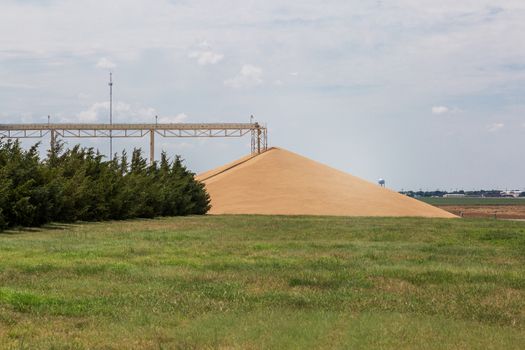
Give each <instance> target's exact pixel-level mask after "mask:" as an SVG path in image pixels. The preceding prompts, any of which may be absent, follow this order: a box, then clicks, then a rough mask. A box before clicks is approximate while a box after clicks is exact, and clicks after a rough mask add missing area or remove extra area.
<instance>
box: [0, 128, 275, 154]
mask: <svg viewBox="0 0 525 350" xmlns="http://www.w3.org/2000/svg"><path fill="white" fill-rule="evenodd" d="M49 134H50V135H51V142H52V143H54V142H56V138H57V137H61V138H100V137H103V138H109V137H115V138H127V137H144V136H146V135H148V134H149V135H150V161H151V162H153V153H154V149H155V141H154V140H155V137H154V134H157V135H159V136H162V137H180V138H184V137H243V136H245V135H247V134H251V138H252V140H251V151H252V153H261V152H263V151H265V150H266V149H267V148H268V130H267V128H266V126H262V125H260V124H259V123H207V124H198V123H169V124H157V123H156V124H51V123H48V124H0V138H12V139H27V138H43V137H45V136H47V135H49Z"/></svg>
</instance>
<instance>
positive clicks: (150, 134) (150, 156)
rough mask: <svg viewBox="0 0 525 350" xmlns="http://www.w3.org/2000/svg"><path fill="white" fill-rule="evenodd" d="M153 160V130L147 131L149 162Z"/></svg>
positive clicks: (151, 162)
mask: <svg viewBox="0 0 525 350" xmlns="http://www.w3.org/2000/svg"><path fill="white" fill-rule="evenodd" d="M153 162H155V130H153V129H151V130H150V131H149V163H150V164H151V165H153Z"/></svg>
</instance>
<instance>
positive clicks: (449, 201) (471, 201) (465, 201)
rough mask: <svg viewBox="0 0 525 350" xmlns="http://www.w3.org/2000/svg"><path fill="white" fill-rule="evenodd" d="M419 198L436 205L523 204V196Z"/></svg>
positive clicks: (524, 200) (524, 199) (524, 198)
mask: <svg viewBox="0 0 525 350" xmlns="http://www.w3.org/2000/svg"><path fill="white" fill-rule="evenodd" d="M418 199H419V200H421V201H423V202H425V203H428V204H432V205H438V206H445V205H458V206H468V205H480V206H484V205H490V206H494V205H525V197H519V198H468V197H466V198H442V197H437V198H432V197H423V198H418Z"/></svg>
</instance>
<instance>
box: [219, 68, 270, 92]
mask: <svg viewBox="0 0 525 350" xmlns="http://www.w3.org/2000/svg"><path fill="white" fill-rule="evenodd" d="M262 76H263V70H262V68H260V67H257V66H253V65H251V64H245V65H243V66H242V68H241V71H240V72H239V74H237V76H236V77H234V78H232V79H228V80H226V81H224V84H225V85H226V86H229V87H232V88H237V89H238V88H242V87H251V86H256V85H260V84H262V82H263V78H262Z"/></svg>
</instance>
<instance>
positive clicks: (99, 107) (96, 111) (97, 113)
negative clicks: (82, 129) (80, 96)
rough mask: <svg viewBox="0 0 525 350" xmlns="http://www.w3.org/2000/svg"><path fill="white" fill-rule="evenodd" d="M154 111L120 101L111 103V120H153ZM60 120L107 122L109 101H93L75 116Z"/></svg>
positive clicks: (116, 121) (117, 121) (127, 121)
mask: <svg viewBox="0 0 525 350" xmlns="http://www.w3.org/2000/svg"><path fill="white" fill-rule="evenodd" d="M155 115H156V111H155V109H154V108H151V107H139V108H134V107H133V106H131V105H130V104H128V103H126V102H122V101H116V102H114V103H113V122H114V123H119V122H126V123H129V122H150V123H153V122H154V117H155ZM61 121H62V122H83V123H97V122H101V123H107V122H109V102H107V101H104V102H95V103H93V104H92V105H91V106H90V107H89V108H88V109H86V110H83V111H81V112H79V113H77V114H76V115H75V118H67V117H65V118H61Z"/></svg>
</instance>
